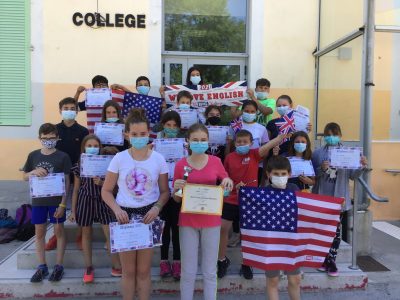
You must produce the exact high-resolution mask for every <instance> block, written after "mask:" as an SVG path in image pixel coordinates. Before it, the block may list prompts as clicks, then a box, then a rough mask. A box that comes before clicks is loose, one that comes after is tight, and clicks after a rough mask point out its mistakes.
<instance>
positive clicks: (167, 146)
mask: <svg viewBox="0 0 400 300" xmlns="http://www.w3.org/2000/svg"><path fill="white" fill-rule="evenodd" d="M153 142H154V150H155V151H157V152H158V153H160V154H162V156H164V158H165V160H174V161H176V160H180V159H182V158H183V157H185V146H184V145H185V139H183V138H177V139H155V140H154V141H153Z"/></svg>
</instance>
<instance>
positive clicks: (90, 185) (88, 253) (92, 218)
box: [69, 134, 122, 283]
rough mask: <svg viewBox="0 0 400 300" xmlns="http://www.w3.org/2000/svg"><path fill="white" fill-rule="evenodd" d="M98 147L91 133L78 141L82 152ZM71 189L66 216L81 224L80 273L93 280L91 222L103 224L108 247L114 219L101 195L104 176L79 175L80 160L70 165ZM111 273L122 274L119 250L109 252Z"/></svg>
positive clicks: (92, 153) (88, 280) (98, 141)
mask: <svg viewBox="0 0 400 300" xmlns="http://www.w3.org/2000/svg"><path fill="white" fill-rule="evenodd" d="M100 150H101V142H100V139H99V138H98V137H97V136H96V135H94V134H89V135H87V136H86V137H85V138H84V139H83V141H82V145H81V153H85V154H91V155H98V154H100ZM72 172H73V174H74V191H73V194H72V211H71V215H70V216H69V219H70V220H71V221H72V222H75V221H76V223H77V224H78V225H79V226H80V227H81V228H82V249H83V257H84V262H85V267H86V270H85V272H84V275H83V282H84V283H92V282H93V281H94V268H93V262H92V232H93V229H92V225H93V222H99V223H100V224H101V225H102V228H103V232H104V236H105V238H106V244H107V245H108V249H110V229H109V226H108V225H109V224H110V223H111V222H112V221H113V216H112V212H111V210H110V209H109V207H108V206H107V204H105V203H104V202H103V201H102V199H101V195H100V194H101V186H102V185H103V182H104V180H103V178H100V177H93V178H89V177H81V174H80V161H78V162H77V163H76V164H75V165H74V166H73V167H72ZM111 262H112V269H111V276H115V277H120V276H121V275H122V272H121V266H120V263H119V258H118V254H111Z"/></svg>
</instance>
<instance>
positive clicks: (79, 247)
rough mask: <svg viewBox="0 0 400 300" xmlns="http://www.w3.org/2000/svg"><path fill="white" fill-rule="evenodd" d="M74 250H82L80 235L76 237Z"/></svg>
mask: <svg viewBox="0 0 400 300" xmlns="http://www.w3.org/2000/svg"><path fill="white" fill-rule="evenodd" d="M76 248H78V249H79V250H82V235H78V236H77V237H76Z"/></svg>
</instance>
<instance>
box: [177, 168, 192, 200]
mask: <svg viewBox="0 0 400 300" xmlns="http://www.w3.org/2000/svg"><path fill="white" fill-rule="evenodd" d="M183 170H184V171H185V173H183V180H185V181H186V180H187V179H188V177H189V174H190V172H192V168H191V167H188V166H184V167H183ZM175 196H178V197H182V196H183V190H182V189H179V190H178V191H177V192H176V193H175Z"/></svg>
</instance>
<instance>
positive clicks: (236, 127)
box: [229, 118, 243, 134]
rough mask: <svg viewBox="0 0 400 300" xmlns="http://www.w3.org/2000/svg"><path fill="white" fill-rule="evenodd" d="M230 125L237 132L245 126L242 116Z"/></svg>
mask: <svg viewBox="0 0 400 300" xmlns="http://www.w3.org/2000/svg"><path fill="white" fill-rule="evenodd" d="M229 126H230V127H231V128H232V130H233V132H234V133H235V134H236V133H237V132H238V131H239V130H241V129H242V127H243V121H242V118H236V119H234V120H232V121H231V122H230V123H229Z"/></svg>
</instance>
